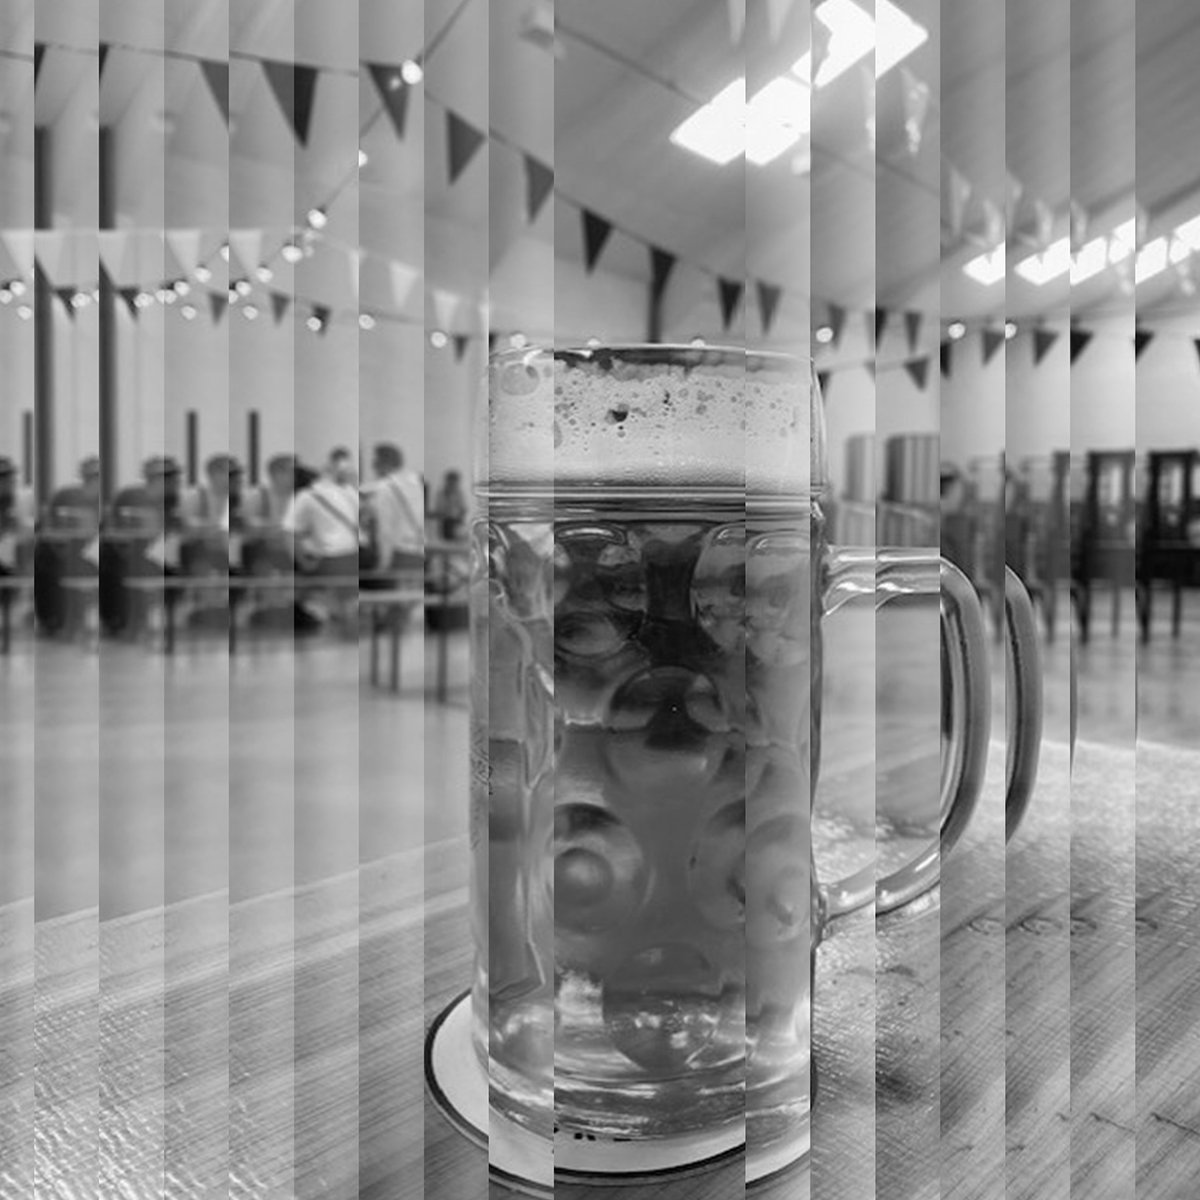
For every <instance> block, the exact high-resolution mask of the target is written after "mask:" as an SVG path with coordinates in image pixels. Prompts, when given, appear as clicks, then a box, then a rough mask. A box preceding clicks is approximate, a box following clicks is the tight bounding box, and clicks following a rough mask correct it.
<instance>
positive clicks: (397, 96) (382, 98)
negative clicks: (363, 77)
mask: <svg viewBox="0 0 1200 1200" xmlns="http://www.w3.org/2000/svg"><path fill="white" fill-rule="evenodd" d="M365 66H366V68H367V73H368V74H369V75H370V76H371V79H372V80H373V81H374V83H375V90H376V91H377V92H378V93H379V102H380V103H381V104H382V105H383V108H384V111H385V112H386V113H387V115H388V119H389V120H390V121H391V123H392V128H393V129H394V130H395V131H396V136H397V137H398V138H401V139H403V137H404V128H405V125H406V124H407V121H408V84H407V83H405V82H404V76H403V75H401V74H400V71H399V70H398V69H397V68H396V67H389V66H387V65H386V64H384V63H366V64H365Z"/></svg>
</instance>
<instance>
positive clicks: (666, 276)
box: [650, 246, 675, 299]
mask: <svg viewBox="0 0 1200 1200" xmlns="http://www.w3.org/2000/svg"><path fill="white" fill-rule="evenodd" d="M674 266H675V255H673V254H672V253H671V252H670V251H669V250H660V249H659V248H658V247H657V246H651V247H650V276H651V281H650V288H651V290H652V291H653V293H654V296H655V298H656V299H661V298H662V294H663V292H665V291H666V290H667V283H668V281H669V280H670V278H671V271H672V269H673V268H674Z"/></svg>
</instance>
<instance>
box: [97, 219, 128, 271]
mask: <svg viewBox="0 0 1200 1200" xmlns="http://www.w3.org/2000/svg"><path fill="white" fill-rule="evenodd" d="M128 240H129V235H128V234H127V233H126V231H125V230H123V229H101V230H99V231H98V232H97V233H96V249H97V252H98V255H99V258H100V261H101V262H102V263H103V264H104V265H105V266H106V267H107V268H108V273H109V274H110V275H111V276H112V277H113V278H114V279H120V278H121V276H122V274H123V273H124V264H125V249H126V246H127V244H128Z"/></svg>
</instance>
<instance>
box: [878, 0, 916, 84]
mask: <svg viewBox="0 0 1200 1200" xmlns="http://www.w3.org/2000/svg"><path fill="white" fill-rule="evenodd" d="M928 40H929V31H928V30H927V29H926V28H925V27H924V26H923V25H918V24H917V22H916V21H914V20H913V19H912V17H910V16H909V15H908V14H907V13H904V12H901V11H900V9H898V8H897V7H896V6H895V5H894V4H893V3H892V2H891V0H875V77H876V78H877V79H879V78H882V77H883V76H884V75H886V74H887V73H888V71H890V70H891V69H892V68H893V67H894V66H895V65H896V64H897V63H898V62H900V61H901V60H902V59H905V58H907V57H908V56H909V55H910V54H911V53H912V52H913V51H914V50H915V49H916V48H917V47H918V46H923V45H924V44H925V43H926V42H927V41H928Z"/></svg>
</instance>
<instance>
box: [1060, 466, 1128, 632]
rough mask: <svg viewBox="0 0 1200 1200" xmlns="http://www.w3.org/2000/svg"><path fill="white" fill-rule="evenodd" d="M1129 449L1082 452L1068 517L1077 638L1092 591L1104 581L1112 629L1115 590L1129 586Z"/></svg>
mask: <svg viewBox="0 0 1200 1200" xmlns="http://www.w3.org/2000/svg"><path fill="white" fill-rule="evenodd" d="M1134 458H1135V456H1134V452H1133V451H1132V450H1093V451H1090V452H1089V453H1088V456H1087V475H1086V487H1085V491H1084V495H1083V499H1082V501H1081V502H1080V504H1079V506H1078V512H1077V517H1078V520H1076V519H1075V517H1074V516H1073V518H1072V535H1073V536H1072V562H1071V597H1072V599H1073V601H1074V603H1075V613H1076V616H1077V618H1078V620H1079V636H1080V640H1081V641H1083V642H1087V640H1088V638H1089V636H1090V634H1091V619H1092V589H1093V587H1094V586H1095V584H1096V583H1098V582H1100V583H1107V584H1108V585H1109V586H1110V588H1111V592H1112V631H1113V634H1114V636H1115V635H1116V632H1117V629H1118V628H1119V626H1120V621H1121V592H1122V591H1123V590H1124V589H1125V588H1132V587H1133V584H1134V574H1135V573H1134V529H1135V523H1136V512H1135V502H1134V487H1133V472H1134Z"/></svg>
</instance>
